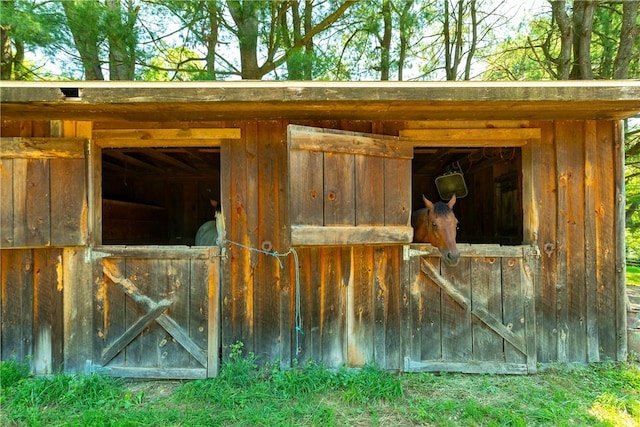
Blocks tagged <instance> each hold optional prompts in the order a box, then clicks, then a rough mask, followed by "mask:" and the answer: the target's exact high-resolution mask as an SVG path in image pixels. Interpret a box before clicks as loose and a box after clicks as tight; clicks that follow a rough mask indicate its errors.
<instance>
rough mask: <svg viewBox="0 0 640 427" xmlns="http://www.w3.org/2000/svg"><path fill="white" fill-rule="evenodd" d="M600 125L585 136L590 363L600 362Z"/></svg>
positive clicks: (589, 126)
mask: <svg viewBox="0 0 640 427" xmlns="http://www.w3.org/2000/svg"><path fill="white" fill-rule="evenodd" d="M596 138H597V136H596V122H595V121H593V120H590V121H586V122H585V132H584V146H585V148H584V211H585V215H584V264H585V270H584V279H585V313H586V319H585V326H586V340H587V362H599V361H600V342H599V338H600V337H599V334H598V304H597V298H598V289H597V286H598V285H597V274H598V266H597V260H596V259H597V253H596V240H597V226H596V222H597V218H596V210H597V208H596V196H595V192H596V189H595V187H596V185H598V182H597V178H596V173H597V172H596V171H597V168H598V161H597V157H596V156H597V148H596V144H597V140H596Z"/></svg>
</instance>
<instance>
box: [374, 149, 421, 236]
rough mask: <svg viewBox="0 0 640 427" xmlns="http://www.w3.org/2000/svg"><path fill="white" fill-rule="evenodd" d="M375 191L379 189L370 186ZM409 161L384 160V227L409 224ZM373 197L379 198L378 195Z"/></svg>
mask: <svg viewBox="0 0 640 427" xmlns="http://www.w3.org/2000/svg"><path fill="white" fill-rule="evenodd" d="M373 182H375V181H372V182H370V183H369V185H371V186H372V187H373V188H376V190H377V191H380V188H379V187H378V186H376V185H372V183H373ZM410 188H411V161H410V160H404V159H385V160H384V189H383V191H384V200H385V203H384V223H385V225H410V224H411V191H408V189H410ZM374 197H380V196H379V195H377V196H374Z"/></svg>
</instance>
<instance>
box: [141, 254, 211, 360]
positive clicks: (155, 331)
mask: <svg viewBox="0 0 640 427" xmlns="http://www.w3.org/2000/svg"><path fill="white" fill-rule="evenodd" d="M190 270H191V263H190V262H189V259H187V258H183V259H168V260H154V261H153V263H152V264H151V269H150V275H149V278H150V284H151V289H150V295H151V296H152V298H153V299H154V300H157V299H159V298H167V299H170V300H171V301H172V302H173V303H172V304H171V306H170V307H168V308H167V310H165V311H164V312H163V313H162V314H161V315H160V316H158V319H157V320H156V323H157V324H158V325H160V326H161V327H157V325H153V326H154V328H152V333H151V334H150V335H149V336H148V337H146V339H147V340H148V342H149V343H150V344H151V345H152V346H153V347H152V348H155V353H156V354H155V359H156V363H157V366H158V368H159V369H164V368H175V367H187V366H189V361H190V360H191V356H190V353H191V352H192V351H193V352H195V353H196V354H197V355H198V356H199V358H200V359H199V360H200V361H199V363H198V364H197V367H205V368H206V366H207V364H206V359H207V358H206V353H205V352H204V351H203V350H202V348H206V347H198V346H197V345H196V344H195V343H194V342H193V340H192V339H191V337H190V336H189V332H188V329H189V299H190V295H189V294H190V288H191V271H190ZM203 285H204V283H200V286H203ZM204 300H205V301H206V298H204ZM185 329H187V330H186V331H185ZM196 349H197V350H196Z"/></svg>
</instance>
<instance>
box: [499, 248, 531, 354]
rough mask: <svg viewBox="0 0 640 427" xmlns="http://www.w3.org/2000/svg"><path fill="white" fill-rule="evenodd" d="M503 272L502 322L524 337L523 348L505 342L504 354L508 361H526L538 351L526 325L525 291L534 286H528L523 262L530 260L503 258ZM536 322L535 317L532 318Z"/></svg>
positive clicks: (521, 337) (514, 332)
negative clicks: (529, 337) (531, 354)
mask: <svg viewBox="0 0 640 427" xmlns="http://www.w3.org/2000/svg"><path fill="white" fill-rule="evenodd" d="M501 261H502V262H501V263H500V264H501V270H502V271H501V273H502V307H503V308H502V313H503V317H502V323H503V324H504V325H505V327H506V328H508V329H509V330H510V331H511V332H512V333H513V334H514V335H515V336H517V337H518V338H520V339H522V342H523V348H520V349H518V348H517V347H515V346H514V345H513V344H510V342H509V341H507V342H505V347H504V356H505V361H506V362H507V363H526V362H527V357H528V355H529V352H531V353H534V355H535V352H536V349H535V348H532V346H530V345H529V344H530V343H529V342H528V341H527V336H526V331H525V327H526V326H527V321H528V320H529V319H527V317H526V314H525V310H526V308H525V304H527V301H526V300H525V299H526V296H525V292H527V291H528V292H531V291H532V289H533V288H530V289H529V288H527V285H529V283H528V279H529V278H527V277H524V267H523V263H526V262H529V260H528V259H526V258H503V259H502V260H501ZM530 321H531V322H535V320H534V319H531V320H530Z"/></svg>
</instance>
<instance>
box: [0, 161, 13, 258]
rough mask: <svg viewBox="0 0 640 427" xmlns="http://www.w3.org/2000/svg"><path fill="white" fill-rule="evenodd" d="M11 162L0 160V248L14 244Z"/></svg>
mask: <svg viewBox="0 0 640 427" xmlns="http://www.w3.org/2000/svg"><path fill="white" fill-rule="evenodd" d="M13 162H14V161H13V160H11V159H0V248H8V247H12V246H13V244H14V238H13V232H14V219H13V210H14V196H13Z"/></svg>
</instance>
